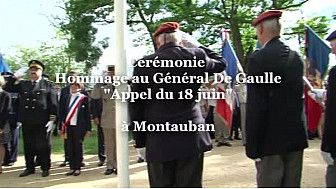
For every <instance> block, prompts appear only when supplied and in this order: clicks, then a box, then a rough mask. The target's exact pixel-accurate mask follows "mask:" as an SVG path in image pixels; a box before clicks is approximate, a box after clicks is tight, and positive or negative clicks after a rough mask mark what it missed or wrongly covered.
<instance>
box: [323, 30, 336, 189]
mask: <svg viewBox="0 0 336 189" xmlns="http://www.w3.org/2000/svg"><path fill="white" fill-rule="evenodd" d="M327 40H328V41H329V42H330V46H331V53H333V54H336V31H334V32H332V33H331V34H330V35H329V36H328V37H327ZM335 115H336V66H334V67H332V68H331V69H330V71H329V77H328V86H327V101H326V116H325V125H324V133H323V138H322V146H321V150H322V157H323V159H324V160H325V162H326V163H327V164H328V167H327V173H326V186H327V188H335V187H336V179H335V178H336V163H335V158H336V127H335V126H336V116H335Z"/></svg>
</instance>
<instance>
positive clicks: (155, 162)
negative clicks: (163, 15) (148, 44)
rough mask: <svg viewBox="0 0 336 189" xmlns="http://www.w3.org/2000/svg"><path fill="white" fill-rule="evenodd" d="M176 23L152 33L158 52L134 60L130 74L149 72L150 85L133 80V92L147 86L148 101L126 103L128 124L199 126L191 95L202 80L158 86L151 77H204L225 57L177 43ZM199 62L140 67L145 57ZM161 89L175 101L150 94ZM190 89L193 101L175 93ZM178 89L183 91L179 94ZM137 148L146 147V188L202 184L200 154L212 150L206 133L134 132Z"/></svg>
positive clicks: (222, 63)
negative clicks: (196, 63) (159, 74)
mask: <svg viewBox="0 0 336 189" xmlns="http://www.w3.org/2000/svg"><path fill="white" fill-rule="evenodd" d="M178 28H179V25H178V23H176V22H166V23H164V24H162V25H161V26H160V27H159V28H158V29H157V30H156V32H155V34H154V37H155V41H156V45H157V47H158V50H157V51H156V52H155V53H154V54H152V55H149V56H146V57H144V58H143V59H141V60H139V61H138V62H137V63H136V64H135V67H134V76H148V78H149V80H150V81H149V83H146V84H144V83H132V84H131V90H132V92H143V91H147V90H148V89H150V90H151V91H152V93H153V95H152V97H153V99H152V100H140V99H138V100H136V101H135V102H134V103H132V102H131V103H130V112H131V121H132V123H141V122H142V121H147V123H148V124H149V123H151V124H161V123H163V124H165V123H166V122H169V123H171V124H174V123H175V124H185V123H188V122H189V121H191V122H192V123H193V124H196V125H200V124H204V123H205V122H204V118H203V117H202V113H201V109H200V106H199V104H198V103H196V102H195V98H196V97H197V95H196V93H197V91H198V89H199V88H200V86H201V83H191V82H189V83H188V82H187V83H184V84H176V83H166V82H163V83H161V84H158V83H155V82H154V81H153V76H154V74H156V73H163V74H168V73H170V74H171V75H174V76H183V74H185V73H187V75H192V76H200V77H202V76H204V75H205V73H206V72H208V73H209V75H211V74H213V73H216V72H221V71H223V70H224V69H225V67H226V62H225V60H224V59H223V58H222V57H221V56H220V55H218V54H216V53H215V52H213V51H211V50H209V49H207V48H205V47H203V46H201V47H199V48H198V47H197V48H184V47H182V46H181V45H180V43H181V34H180V32H179V29H178ZM194 58H196V60H202V61H204V64H202V65H201V66H196V67H178V66H172V67H166V66H153V64H149V65H148V66H147V67H140V65H139V64H140V62H143V61H145V60H154V59H156V60H169V61H177V62H179V61H181V60H193V59H194ZM159 88H163V90H164V91H166V92H168V91H169V92H172V93H173V94H174V99H172V100H165V99H163V100H160V99H157V98H156V97H155V96H156V95H155V94H157V92H158V91H159V90H160V89H159ZM185 90H189V91H191V93H192V94H193V98H192V99H180V100H179V99H178V93H179V92H180V91H183V92H185ZM183 92H182V93H183ZM134 134H135V136H134V138H135V142H136V147H139V148H141V147H146V160H147V168H148V174H149V183H150V187H202V172H203V153H204V152H205V151H209V150H211V149H212V144H211V139H210V136H209V133H208V132H204V131H195V132H182V131H178V132H161V131H157V132H147V133H146V132H135V133H134Z"/></svg>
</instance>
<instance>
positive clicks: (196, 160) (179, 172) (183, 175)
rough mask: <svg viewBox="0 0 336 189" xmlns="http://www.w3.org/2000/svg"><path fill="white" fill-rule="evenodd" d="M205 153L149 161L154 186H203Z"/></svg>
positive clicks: (148, 166)
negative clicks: (171, 159) (163, 160)
mask: <svg viewBox="0 0 336 189" xmlns="http://www.w3.org/2000/svg"><path fill="white" fill-rule="evenodd" d="M203 159H204V154H203V153H201V154H199V155H196V156H192V157H188V158H184V159H177V160H173V161H167V162H147V169H148V176H149V185H150V187H152V188H158V187H160V188H167V187H170V188H172V187H177V188H186V187H187V188H201V187H202V173H203Z"/></svg>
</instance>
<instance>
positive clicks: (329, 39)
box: [326, 30, 336, 41]
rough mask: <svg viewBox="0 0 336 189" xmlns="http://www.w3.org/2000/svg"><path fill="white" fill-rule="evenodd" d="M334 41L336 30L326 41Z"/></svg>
mask: <svg viewBox="0 0 336 189" xmlns="http://www.w3.org/2000/svg"><path fill="white" fill-rule="evenodd" d="M333 39H336V30H335V31H333V32H332V33H331V34H330V35H329V36H328V37H327V39H326V40H328V41H331V40H333Z"/></svg>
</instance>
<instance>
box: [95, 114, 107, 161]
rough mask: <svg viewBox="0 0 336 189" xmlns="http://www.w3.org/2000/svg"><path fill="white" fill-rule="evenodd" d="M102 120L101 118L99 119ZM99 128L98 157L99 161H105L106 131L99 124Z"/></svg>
mask: <svg viewBox="0 0 336 189" xmlns="http://www.w3.org/2000/svg"><path fill="white" fill-rule="evenodd" d="M99 121H100V119H99ZM97 130H98V158H99V161H101V162H104V161H105V159H106V156H105V147H104V146H105V144H104V132H103V129H102V128H101V127H100V125H98V126H97Z"/></svg>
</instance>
